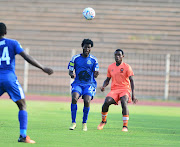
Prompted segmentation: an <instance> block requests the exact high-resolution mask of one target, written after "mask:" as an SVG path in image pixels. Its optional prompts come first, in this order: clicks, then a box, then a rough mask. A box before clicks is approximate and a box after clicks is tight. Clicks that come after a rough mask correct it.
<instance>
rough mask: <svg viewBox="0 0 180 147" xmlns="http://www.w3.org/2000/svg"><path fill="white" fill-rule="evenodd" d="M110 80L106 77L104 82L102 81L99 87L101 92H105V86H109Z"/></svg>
mask: <svg viewBox="0 0 180 147" xmlns="http://www.w3.org/2000/svg"><path fill="white" fill-rule="evenodd" d="M110 80H111V78H109V77H107V78H106V80H105V81H104V83H103V86H102V87H101V91H104V90H105V87H106V86H107V85H109V81H110Z"/></svg>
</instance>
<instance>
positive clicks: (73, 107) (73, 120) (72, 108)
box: [71, 104, 77, 123]
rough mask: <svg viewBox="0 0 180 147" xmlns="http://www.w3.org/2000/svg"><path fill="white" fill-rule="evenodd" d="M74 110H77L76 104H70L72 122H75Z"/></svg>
mask: <svg viewBox="0 0 180 147" xmlns="http://www.w3.org/2000/svg"><path fill="white" fill-rule="evenodd" d="M76 112H77V104H71V118H72V123H76Z"/></svg>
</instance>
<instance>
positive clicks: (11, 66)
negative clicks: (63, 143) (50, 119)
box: [0, 22, 53, 143]
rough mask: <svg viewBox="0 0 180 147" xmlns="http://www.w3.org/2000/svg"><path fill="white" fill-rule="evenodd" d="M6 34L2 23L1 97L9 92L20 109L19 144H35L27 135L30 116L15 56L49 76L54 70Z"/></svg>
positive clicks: (0, 50) (0, 23) (0, 25)
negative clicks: (26, 51)
mask: <svg viewBox="0 0 180 147" xmlns="http://www.w3.org/2000/svg"><path fill="white" fill-rule="evenodd" d="M6 33H7V30H6V25H5V24H4V23H2V22H0V96H1V95H2V94H3V93H5V92H7V93H8V95H9V96H10V98H11V99H12V100H13V101H14V102H15V103H16V104H17V106H18V108H19V114H18V118H19V124H20V137H19V139H18V142H24V143H35V141H34V140H31V139H30V137H29V136H27V135H26V132H27V123H28V119H27V117H28V115H27V111H26V101H25V96H24V92H23V89H22V87H21V85H20V84H19V82H18V80H17V77H16V74H15V55H17V54H20V55H21V56H22V57H23V58H24V59H25V60H26V61H27V62H29V63H30V64H32V65H33V66H35V67H37V68H39V69H41V70H42V71H43V72H45V73H47V74H49V75H51V74H52V73H53V70H52V69H51V68H47V67H44V66H43V65H41V64H40V63H39V62H38V61H36V60H35V59H34V58H32V57H31V56H30V55H28V54H26V53H25V52H24V49H23V48H22V47H21V45H20V44H19V42H18V41H16V40H12V39H8V38H4V35H6Z"/></svg>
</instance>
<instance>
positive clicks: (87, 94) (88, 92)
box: [82, 85, 96, 131]
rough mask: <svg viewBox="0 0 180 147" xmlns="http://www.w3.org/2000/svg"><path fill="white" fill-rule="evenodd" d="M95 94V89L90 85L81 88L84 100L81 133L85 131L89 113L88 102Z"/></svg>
mask: <svg viewBox="0 0 180 147" xmlns="http://www.w3.org/2000/svg"><path fill="white" fill-rule="evenodd" d="M95 94H96V88H95V87H94V86H92V85H85V86H83V91H82V95H83V97H82V98H83V100H84V108H83V121H82V128H83V131H87V120H88V115H89V111H90V102H91V100H92V99H93V97H94V96H95Z"/></svg>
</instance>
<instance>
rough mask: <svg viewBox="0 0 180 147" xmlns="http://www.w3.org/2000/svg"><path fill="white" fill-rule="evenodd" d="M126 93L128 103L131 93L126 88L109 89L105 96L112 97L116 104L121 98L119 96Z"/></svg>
mask: <svg viewBox="0 0 180 147" xmlns="http://www.w3.org/2000/svg"><path fill="white" fill-rule="evenodd" d="M125 95H127V96H128V98H129V100H128V103H130V102H131V95H130V93H129V91H128V90H119V89H118V90H111V91H110V92H109V93H108V94H107V96H106V97H112V98H113V99H114V100H115V102H116V104H117V105H118V102H119V101H120V100H121V97H123V96H125Z"/></svg>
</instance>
